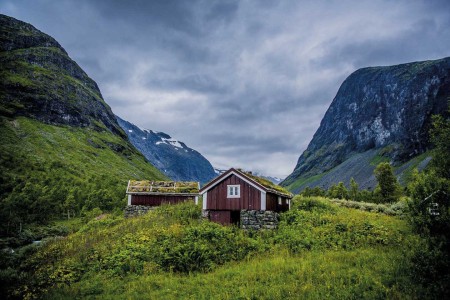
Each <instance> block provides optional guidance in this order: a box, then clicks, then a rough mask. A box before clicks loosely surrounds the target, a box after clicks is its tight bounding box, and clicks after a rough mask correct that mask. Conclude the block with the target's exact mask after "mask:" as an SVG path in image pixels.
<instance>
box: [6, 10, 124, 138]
mask: <svg viewBox="0 0 450 300" xmlns="http://www.w3.org/2000/svg"><path fill="white" fill-rule="evenodd" d="M0 65H1V70H0V79H1V80H0V91H1V94H0V96H1V97H0V99H1V103H0V115H4V116H9V117H14V116H27V117H31V118H33V119H37V120H39V121H42V122H44V123H47V124H66V125H71V126H78V127H87V126H92V127H96V128H97V129H99V130H102V129H104V128H106V129H108V130H110V131H112V132H114V133H116V134H119V135H121V136H125V135H124V133H123V131H122V130H121V129H120V127H119V126H118V124H117V122H116V119H115V116H114V114H113V113H112V111H111V109H110V107H109V106H108V105H107V104H106V103H105V101H104V100H103V98H102V95H101V93H100V90H99V88H98V86H97V84H96V83H95V82H94V81H93V80H92V79H91V78H89V76H88V75H87V74H86V73H85V72H84V71H83V70H82V69H81V68H80V67H79V66H78V64H77V63H76V62H74V61H73V60H72V59H71V58H70V57H69V56H68V54H67V52H66V51H65V50H64V48H63V47H61V45H60V44H59V43H58V42H57V41H56V40H55V39H53V38H52V37H50V36H48V35H46V34H44V33H42V32H41V31H39V30H37V29H36V28H35V27H33V26H32V25H30V24H28V23H25V22H21V21H18V20H16V19H14V18H11V17H8V16H5V15H0Z"/></svg>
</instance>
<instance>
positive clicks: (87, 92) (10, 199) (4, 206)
mask: <svg viewBox="0 0 450 300" xmlns="http://www.w3.org/2000/svg"><path fill="white" fill-rule="evenodd" d="M0 78H1V80H0V134H1V137H2V143H1V145H0V154H1V155H0V160H1V161H0V199H1V202H0V218H1V219H2V223H1V225H0V235H2V236H3V235H15V234H18V233H21V232H22V230H23V228H27V224H31V223H36V222H37V223H45V222H47V221H48V220H51V219H54V218H61V217H63V216H65V217H70V216H71V215H72V216H73V215H74V214H76V215H78V214H80V212H81V211H88V210H90V209H93V208H95V207H98V208H100V209H102V210H112V209H115V208H121V207H122V206H123V205H124V204H125V201H124V193H125V188H126V182H127V180H128V179H132V178H135V179H165V178H166V177H165V176H164V175H163V174H161V173H160V172H159V171H158V170H157V169H156V168H154V167H153V166H152V165H151V164H149V163H148V162H147V161H146V160H145V158H144V157H143V156H142V155H141V154H140V153H139V152H138V151H137V150H136V149H135V148H134V147H133V145H131V144H130V142H129V141H128V139H127V136H126V134H125V133H124V132H123V130H122V129H121V128H120V126H119V124H118V123H117V121H116V119H115V116H114V114H113V113H112V111H111V108H110V107H109V106H108V105H107V104H106V103H105V101H104V100H103V98H102V95H101V93H100V90H99V89H98V87H97V84H96V83H95V82H94V81H93V80H92V79H91V78H89V77H88V75H87V74H86V73H85V72H84V71H83V70H82V69H81V68H80V67H79V66H78V65H77V64H76V63H75V62H74V61H73V60H72V59H70V57H69V56H68V55H67V53H66V51H65V50H64V49H63V48H62V47H61V46H60V45H59V44H58V42H56V41H55V40H54V39H53V38H52V37H50V36H48V35H46V34H44V33H42V32H40V31H39V30H37V29H36V28H34V27H33V26H32V25H30V24H27V23H24V22H21V21H18V20H16V19H13V18H10V17H8V16H4V15H0Z"/></svg>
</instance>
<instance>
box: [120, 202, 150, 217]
mask: <svg viewBox="0 0 450 300" xmlns="http://www.w3.org/2000/svg"><path fill="white" fill-rule="evenodd" d="M155 208H156V207H154V206H145V205H127V206H126V207H125V209H124V215H125V218H131V217H136V216H141V215H144V214H146V213H148V212H149V211H151V210H154V209H155Z"/></svg>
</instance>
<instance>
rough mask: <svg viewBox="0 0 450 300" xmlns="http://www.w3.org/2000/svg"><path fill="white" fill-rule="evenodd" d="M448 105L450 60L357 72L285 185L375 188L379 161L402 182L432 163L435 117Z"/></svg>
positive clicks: (293, 189) (352, 75)
mask: <svg viewBox="0 0 450 300" xmlns="http://www.w3.org/2000/svg"><path fill="white" fill-rule="evenodd" d="M449 100H450V57H447V58H443V59H439V60H434V61H423V62H414V63H408V64H402V65H396V66H388V67H371V68H364V69H360V70H357V71H356V72H354V73H353V74H351V75H350V76H349V77H348V78H347V79H346V80H345V81H344V82H343V83H342V85H341V87H340V88H339V91H338V93H337V95H336V97H335V98H334V100H333V102H332V103H331V105H330V107H329V108H328V110H327V112H326V113H325V116H324V117H323V119H322V121H321V123H320V127H319V129H318V130H317V132H316V133H315V134H314V137H313V139H312V140H311V142H310V143H309V145H308V147H307V149H306V150H305V151H304V152H303V154H302V155H301V156H300V158H299V159H298V162H297V165H296V166H295V169H294V171H293V172H292V174H291V175H289V176H288V177H287V178H286V179H285V180H284V181H283V182H282V185H283V186H285V187H288V188H289V189H290V190H291V191H294V192H298V191H299V190H301V189H302V188H304V187H305V186H311V187H313V186H321V187H325V188H328V187H329V186H330V185H331V184H332V183H336V181H343V182H344V183H346V184H348V182H349V180H350V178H351V177H354V178H355V179H356V181H357V182H358V183H360V186H361V187H364V188H373V187H374V186H375V180H374V178H373V175H372V174H373V169H374V168H375V166H376V163H377V162H380V161H389V162H391V163H392V164H393V165H394V166H395V167H396V171H397V175H398V177H399V178H400V180H401V181H402V180H403V181H404V180H405V176H406V177H407V175H408V172H410V171H411V169H412V168H413V167H422V166H423V165H425V164H426V162H427V161H429V155H426V154H424V153H426V152H427V151H429V150H430V149H431V148H432V145H431V144H430V141H429V135H428V131H429V129H430V125H431V116H432V115H433V114H444V113H445V112H446V111H447V103H448V101H449ZM423 154H424V155H423ZM418 158H420V159H418Z"/></svg>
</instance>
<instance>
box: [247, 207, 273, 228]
mask: <svg viewBox="0 0 450 300" xmlns="http://www.w3.org/2000/svg"><path fill="white" fill-rule="evenodd" d="M278 221H279V214H278V213H276V212H274V211H268V210H241V228H242V229H253V230H260V229H276V228H277V226H278Z"/></svg>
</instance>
